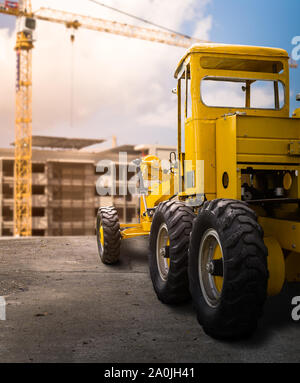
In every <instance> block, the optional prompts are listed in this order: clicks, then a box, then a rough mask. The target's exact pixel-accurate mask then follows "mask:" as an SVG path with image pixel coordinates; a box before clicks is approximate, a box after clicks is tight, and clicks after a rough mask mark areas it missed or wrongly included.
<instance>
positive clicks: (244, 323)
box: [188, 199, 268, 339]
mask: <svg viewBox="0 0 300 383" xmlns="http://www.w3.org/2000/svg"><path fill="white" fill-rule="evenodd" d="M188 272H189V284H190V291H191V295H192V298H193V303H194V307H195V309H196V312H197V317H198V321H199V323H200V324H201V325H202V326H203V329H204V331H205V332H206V333H207V334H209V335H211V336H213V337H215V338H223V339H224V338H232V339H234V338H241V337H245V336H247V335H250V334H251V333H252V332H253V331H254V330H255V328H256V326H257V321H258V318H259V317H260V316H261V314H262V310H263V305H264V303H265V300H266V297H267V281H268V269H267V248H266V246H265V245H264V242H263V231H262V229H261V227H260V226H259V224H258V223H257V218H256V215H255V213H254V212H253V210H251V209H250V208H249V207H248V206H247V205H246V204H245V203H243V202H241V201H236V200H225V199H219V200H214V201H208V202H205V204H204V205H203V208H201V210H200V211H199V214H198V217H197V218H196V219H195V221H194V225H193V231H192V235H191V243H190V249H189V267H188Z"/></svg>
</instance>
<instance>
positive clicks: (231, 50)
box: [175, 43, 289, 78]
mask: <svg viewBox="0 0 300 383" xmlns="http://www.w3.org/2000/svg"><path fill="white" fill-rule="evenodd" d="M193 53H209V54H214V53H217V54H226V55H239V56H262V57H270V58H277V59H288V58H289V55H288V53H287V51H286V50H284V49H280V48H268V47H257V46H250V45H230V44H215V43H201V44H195V45H192V46H191V47H190V48H189V49H188V50H187V51H186V53H185V55H184V56H183V57H182V58H181V60H180V62H179V64H178V66H177V69H176V71H175V78H177V75H178V73H179V71H180V69H181V66H182V64H183V62H184V61H185V59H186V58H187V57H188V56H189V55H191V54H193Z"/></svg>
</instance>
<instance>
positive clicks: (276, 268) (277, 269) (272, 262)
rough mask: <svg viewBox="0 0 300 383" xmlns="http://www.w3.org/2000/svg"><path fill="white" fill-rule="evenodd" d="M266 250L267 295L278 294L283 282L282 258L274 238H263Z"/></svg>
mask: <svg viewBox="0 0 300 383" xmlns="http://www.w3.org/2000/svg"><path fill="white" fill-rule="evenodd" d="M264 243H265V245H266V246H267V248H268V270H269V280H268V295H269V296H273V295H276V294H279V293H280V291H281V289H282V286H283V284H284V281H285V264H284V256H283V253H282V250H281V247H280V245H279V243H278V241H277V240H276V239H275V238H274V237H265V238H264Z"/></svg>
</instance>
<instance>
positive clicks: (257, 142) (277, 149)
mask: <svg viewBox="0 0 300 383" xmlns="http://www.w3.org/2000/svg"><path fill="white" fill-rule="evenodd" d="M297 144H298V145H295V144H294V143H293V142H291V140H289V139H281V140H278V139H272V138H238V139H237V152H238V153H239V154H240V153H242V154H261V155H284V156H286V155H289V154H295V155H299V154H300V152H299V149H298V146H299V143H298V142H297ZM291 145H293V146H292V147H291ZM294 145H295V148H294ZM291 149H292V150H294V151H295V152H294V153H293V152H292V153H291Z"/></svg>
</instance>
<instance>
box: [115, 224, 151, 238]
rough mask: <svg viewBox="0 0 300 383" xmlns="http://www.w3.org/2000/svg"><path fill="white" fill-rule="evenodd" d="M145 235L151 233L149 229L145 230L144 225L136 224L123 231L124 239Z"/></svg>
mask: <svg viewBox="0 0 300 383" xmlns="http://www.w3.org/2000/svg"><path fill="white" fill-rule="evenodd" d="M143 235H149V230H146V231H144V229H143V226H142V225H135V226H134V227H129V228H127V229H124V230H122V231H121V236H122V239H127V238H133V237H140V236H143Z"/></svg>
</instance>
